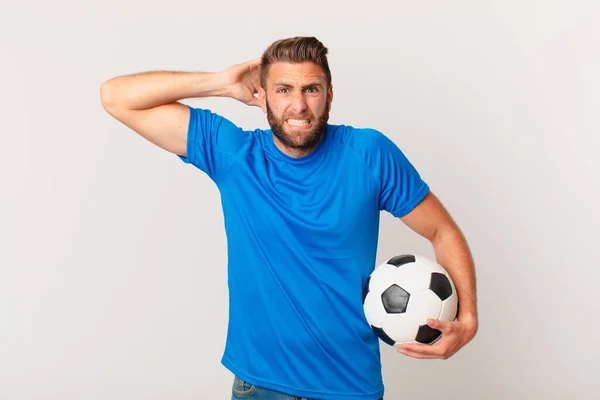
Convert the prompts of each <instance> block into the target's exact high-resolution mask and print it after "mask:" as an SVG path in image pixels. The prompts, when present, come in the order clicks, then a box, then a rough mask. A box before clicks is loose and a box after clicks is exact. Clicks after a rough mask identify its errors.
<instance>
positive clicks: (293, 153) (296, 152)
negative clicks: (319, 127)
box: [273, 134, 323, 158]
mask: <svg viewBox="0 0 600 400" xmlns="http://www.w3.org/2000/svg"><path fill="white" fill-rule="evenodd" d="M322 140H323V135H321V138H320V139H319V143H317V144H316V145H314V146H313V147H311V148H308V149H297V148H294V147H289V146H286V145H285V144H283V143H282V142H281V141H280V140H279V139H278V138H277V136H275V135H274V134H273V143H275V146H277V148H278V149H279V150H281V151H282V152H283V153H284V154H285V155H288V156H290V157H294V158H300V157H304V156H307V155H309V154H310V153H312V152H313V151H314V150H315V149H316V148H317V147H318V146H319V144H320V143H321V141H322Z"/></svg>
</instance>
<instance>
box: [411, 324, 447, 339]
mask: <svg viewBox="0 0 600 400" xmlns="http://www.w3.org/2000/svg"><path fill="white" fill-rule="evenodd" d="M441 334H442V332H441V331H439V330H437V329H434V328H432V327H430V326H429V325H421V326H419V330H418V331H417V337H415V340H416V341H417V342H419V343H423V344H430V343H431V342H433V341H435V340H436V339H437V338H438V337H439V336H440V335H441Z"/></svg>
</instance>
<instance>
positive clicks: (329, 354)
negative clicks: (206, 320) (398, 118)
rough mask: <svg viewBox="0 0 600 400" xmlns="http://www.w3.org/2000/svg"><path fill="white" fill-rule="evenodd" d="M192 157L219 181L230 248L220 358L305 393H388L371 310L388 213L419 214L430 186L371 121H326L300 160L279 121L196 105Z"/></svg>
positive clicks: (244, 372) (243, 374)
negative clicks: (235, 117)
mask: <svg viewBox="0 0 600 400" xmlns="http://www.w3.org/2000/svg"><path fill="white" fill-rule="evenodd" d="M190 113H191V115H190V121H189V127H188V139H187V157H180V158H181V159H182V160H183V161H184V162H186V163H191V164H193V165H195V166H196V167H197V168H199V169H200V170H202V171H204V172H205V173H206V174H207V175H208V176H209V177H210V178H211V179H212V180H213V181H214V182H215V184H216V185H217V187H218V189H219V191H220V194H221V201H222V206H223V215H224V222H225V232H226V235H227V251H228V285H229V324H228V332H227V341H226V346H225V352H224V355H223V358H222V363H223V365H224V366H225V367H226V368H228V369H229V370H230V371H231V372H233V373H234V374H235V375H237V376H238V377H240V378H241V379H243V380H245V381H247V382H248V383H250V384H254V385H257V386H261V387H264V388H269V389H272V390H277V391H280V392H284V393H288V394H291V395H297V396H302V397H308V398H317V399H328V400H329V399H331V400H336V399H340V400H341V399H343V400H348V399H356V400H358V399H360V400H363V399H364V400H375V399H379V398H381V397H382V396H383V392H384V387H383V380H382V374H381V362H380V353H379V339H378V338H377V336H375V334H374V333H373V331H372V330H371V328H370V326H369V324H368V322H367V320H366V318H365V315H364V311H363V305H362V289H363V285H364V284H365V282H366V280H367V278H368V276H369V274H370V273H371V272H372V271H373V268H374V267H375V258H376V251H377V242H378V233H379V217H380V211H381V210H386V211H388V212H390V213H391V214H393V215H394V216H396V217H402V216H404V215H406V214H407V213H408V212H409V211H411V210H412V209H413V208H414V207H415V206H416V205H417V204H418V203H419V202H420V201H421V200H422V199H423V198H424V197H425V195H426V194H427V192H428V191H429V187H428V185H427V184H426V183H425V182H424V181H423V180H422V179H421V177H420V176H419V174H418V172H417V171H416V169H415V168H414V167H413V166H412V165H411V163H410V162H409V161H408V160H407V158H406V157H405V156H404V154H403V153H402V152H401V151H400V149H399V148H398V147H397V146H396V145H395V144H394V143H393V142H392V141H391V140H390V139H389V138H387V137H386V136H385V135H383V134H382V133H380V132H378V131H376V130H374V129H357V128H353V127H350V126H345V125H327V129H326V132H325V133H324V136H323V139H322V141H321V143H320V144H319V146H318V147H317V148H316V149H315V150H314V151H313V152H311V153H310V154H308V155H306V156H304V157H301V158H293V157H290V156H287V155H286V154H284V153H283V152H281V151H280V150H279V149H278V148H277V147H276V145H275V144H274V142H273V136H272V132H271V130H261V129H256V130H254V131H246V130H243V129H241V128H239V127H237V126H235V125H234V124H233V123H232V122H231V121H229V120H227V119H225V118H223V117H222V116H219V115H217V114H215V113H212V112H210V111H209V110H203V109H199V108H192V107H190Z"/></svg>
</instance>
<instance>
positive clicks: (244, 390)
mask: <svg viewBox="0 0 600 400" xmlns="http://www.w3.org/2000/svg"><path fill="white" fill-rule="evenodd" d="M244 399H248V400H317V399H308V398H306V397H300V396H292V395H290V394H285V393H281V392H277V391H275V390H270V389H265V388H261V387H258V386H254V385H251V384H250V383H248V382H245V381H243V380H242V379H240V378H238V377H237V376H236V377H234V378H233V387H232V388H231V400H244ZM379 400H383V397H382V398H381V399H379Z"/></svg>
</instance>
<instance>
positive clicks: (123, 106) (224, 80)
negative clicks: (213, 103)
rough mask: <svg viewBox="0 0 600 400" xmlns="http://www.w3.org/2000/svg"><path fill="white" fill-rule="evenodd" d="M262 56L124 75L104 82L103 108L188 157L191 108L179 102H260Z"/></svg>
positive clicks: (256, 104)
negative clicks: (215, 68) (219, 66)
mask: <svg viewBox="0 0 600 400" xmlns="http://www.w3.org/2000/svg"><path fill="white" fill-rule="evenodd" d="M259 77H260V59H256V60H253V61H248V62H246V63H243V64H238V65H234V66H232V67H230V68H228V69H227V70H225V71H223V72H173V71H152V72H143V73H138V74H131V75H123V76H119V77H116V78H113V79H110V80H108V81H106V82H104V83H103V84H102V85H101V87H100V98H101V100H102V106H103V107H104V109H105V110H106V111H107V112H108V113H109V114H110V115H112V116H113V117H114V118H116V119H117V120H118V121H120V122H122V123H123V124H125V125H126V126H128V127H129V128H131V129H132V130H134V131H135V132H137V133H138V134H140V135H141V136H142V137H144V138H145V139H147V140H148V141H150V142H152V143H154V144H155V145H157V146H159V147H161V148H163V149H165V150H167V151H169V152H171V153H174V154H177V155H181V156H186V142H187V127H188V123H189V117H190V113H189V108H188V107H187V106H186V105H184V104H182V103H180V102H179V100H182V99H187V98H194V97H209V96H220V97H231V98H234V99H236V100H239V101H242V102H243V103H245V104H248V105H252V106H259V105H260V104H259V100H258V98H256V97H255V96H254V94H255V93H258V87H259V84H260V78H259Z"/></svg>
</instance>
